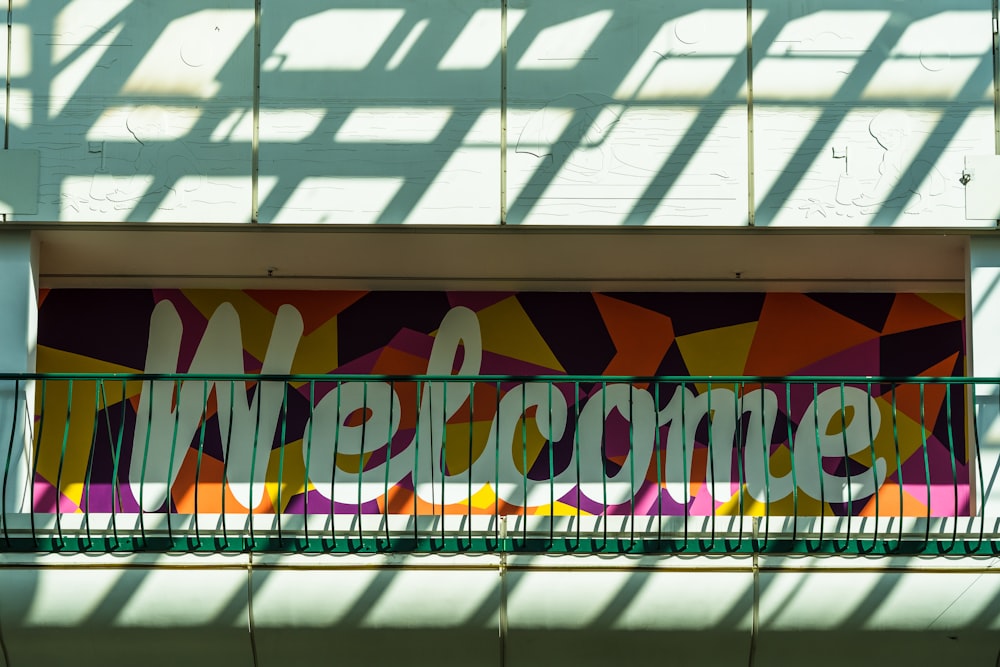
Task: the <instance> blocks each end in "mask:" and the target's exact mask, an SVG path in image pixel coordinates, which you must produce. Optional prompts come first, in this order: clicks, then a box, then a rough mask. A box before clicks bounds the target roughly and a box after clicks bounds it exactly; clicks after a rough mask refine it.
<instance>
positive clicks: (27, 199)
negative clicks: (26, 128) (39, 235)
mask: <svg viewBox="0 0 1000 667" xmlns="http://www.w3.org/2000/svg"><path fill="white" fill-rule="evenodd" d="M38 160H39V153H38V151H34V150H27V151H25V150H0V214H10V213H35V212H36V211H38Z"/></svg>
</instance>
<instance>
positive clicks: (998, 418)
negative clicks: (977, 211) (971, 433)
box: [968, 237, 1000, 517]
mask: <svg viewBox="0 0 1000 667" xmlns="http://www.w3.org/2000/svg"><path fill="white" fill-rule="evenodd" d="M968 299H969V303H970V305H971V308H972V311H971V315H972V326H971V330H972V336H971V341H970V342H971V349H970V350H969V374H970V375H972V376H977V377H1000V345H998V340H997V338H998V333H997V332H998V331H1000V329H998V327H1000V239H994V238H989V237H973V238H972V239H970V244H969V287H968ZM975 394H976V395H975V398H974V400H975V410H976V415H975V417H976V418H975V421H974V422H973V423H974V425H975V427H976V435H977V443H976V446H977V448H978V451H979V456H980V459H981V461H982V468H983V476H984V478H985V479H982V480H978V481H979V484H980V485H981V487H980V488H982V489H983V492H984V493H985V498H986V506H985V511H986V516H988V517H998V516H1000V475H998V472H1000V385H993V386H990V385H980V386H978V387H977V388H976V392H975ZM980 493H981V492H979V491H978V490H977V493H976V494H975V495H974V496H973V497H979V495H980Z"/></svg>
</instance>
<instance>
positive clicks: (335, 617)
mask: <svg viewBox="0 0 1000 667" xmlns="http://www.w3.org/2000/svg"><path fill="white" fill-rule="evenodd" d="M275 560H276V559H272V562H274V561H275ZM308 560H309V561H311V562H306V561H305V559H300V560H299V563H298V565H297V567H295V568H290V569H277V568H266V567H265V568H258V569H255V570H254V573H253V596H254V598H253V601H254V634H255V638H256V644H257V654H258V659H259V664H261V665H287V664H305V663H306V662H307V661H310V660H315V659H316V657H317V656H321V655H326V656H330V657H331V658H334V657H335V658H336V661H337V664H342V665H358V666H359V667H360V666H361V665H370V664H371V663H372V661H373V660H375V661H377V662H378V663H379V664H396V663H405V662H413V661H414V660H416V661H418V662H421V661H425V660H431V661H433V662H434V663H435V664H439V665H494V664H496V660H497V657H496V656H497V649H498V645H499V644H498V637H497V627H498V622H499V621H498V614H499V606H500V577H499V559H498V557H496V556H480V557H455V558H450V559H438V560H439V562H433V561H434V560H435V559H433V557H432V558H431V559H420V558H416V559H407V560H408V562H407V565H406V566H403V567H400V566H398V565H397V566H394V565H393V564H392V563H388V564H387V563H384V562H383V563H380V562H379V561H382V560H383V559H381V558H378V557H375V558H364V557H361V558H357V557H355V558H351V557H347V558H332V559H331V558H324V557H320V558H312V559H308ZM421 560H430V561H432V562H429V563H425V564H421V562H420V561H421ZM441 560H443V561H444V562H440V561H441ZM277 561H278V562H279V563H280V562H281V559H277ZM345 561H346V562H345ZM449 561H450V562H449Z"/></svg>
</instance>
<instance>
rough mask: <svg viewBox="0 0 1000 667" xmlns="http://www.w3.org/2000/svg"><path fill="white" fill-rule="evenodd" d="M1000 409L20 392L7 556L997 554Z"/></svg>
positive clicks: (828, 402)
mask: <svg viewBox="0 0 1000 667" xmlns="http://www.w3.org/2000/svg"><path fill="white" fill-rule="evenodd" d="M998 396H1000V379H994V378H990V379H971V378H892V377H631V376H630V377H604V376H523V377H519V376H486V375H479V376H465V377H458V376H428V375H420V376H387V375H382V376H376V375H282V376H277V375H193V374H169V375H149V374H134V375H108V374H105V375H100V374H0V433H3V434H4V435H5V436H6V437H5V438H3V439H0V464H2V468H0V473H2V495H0V550H9V551H101V552H104V551H248V550H251V551H292V552H354V551H360V552H373V551H403V552H413V551H446V552H456V551H469V552H489V551H525V552H580V553H591V552H607V553H751V552H765V553H808V552H822V553H827V552H841V553H963V554H964V553H976V554H979V553H990V554H993V553H997V552H998V551H1000V534H998V529H997V526H996V525H994V524H993V523H991V517H989V516H987V512H986V507H987V500H988V499H987V496H986V490H985V486H984V480H987V479H989V478H990V477H991V476H992V473H993V471H992V470H990V471H988V472H989V473H990V474H989V475H988V476H984V470H983V466H984V460H986V459H984V457H983V456H982V455H981V452H980V451H979V449H978V448H977V447H976V446H975V437H974V436H973V432H974V428H973V427H972V424H973V416H972V413H973V412H974V411H973V410H971V409H970V406H971V405H972V402H973V401H975V404H976V407H977V409H978V410H979V411H980V412H981V413H982V414H983V415H985V414H987V413H989V414H991V415H997V414H1000V407H998V406H1000V403H998V398H997V397H998ZM4 441H5V442H4ZM986 465H987V466H995V463H990V461H989V460H986ZM994 523H995V522H994Z"/></svg>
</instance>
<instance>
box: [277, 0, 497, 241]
mask: <svg viewBox="0 0 1000 667" xmlns="http://www.w3.org/2000/svg"><path fill="white" fill-rule="evenodd" d="M262 16H263V20H262V23H261V28H262V35H261V59H262V72H261V112H262V113H261V123H260V136H261V145H260V177H261V179H262V180H265V179H274V185H273V186H269V187H268V188H267V189H266V191H264V190H263V189H262V192H261V196H260V220H261V222H276V223H299V224H302V223H340V224H372V223H383V224H384V223H407V224H415V223H417V224H419V223H437V224H444V223H457V224H466V225H468V224H478V223H497V222H499V219H500V218H499V215H500V214H499V209H500V158H499V147H500V113H499V110H500V60H499V54H500V13H499V11H498V10H497V9H496V8H495V3H493V2H490V1H488V0H475V2H465V3H461V6H457V5H455V4H454V3H451V2H445V1H444V0H420V1H419V2H408V3H405V7H398V6H394V5H391V3H376V4H375V5H371V6H367V5H366V6H365V8H330V7H329V3H327V2H321V1H319V0H309V1H308V2H298V3H293V4H289V3H280V2H277V1H276V0H268V1H267V2H265V3H264V8H263V15H262ZM289 114H297V115H307V116H308V124H309V126H310V130H309V131H308V132H303V131H302V126H301V125H299V124H298V123H290V122H289V118H290V117H291V116H289Z"/></svg>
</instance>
